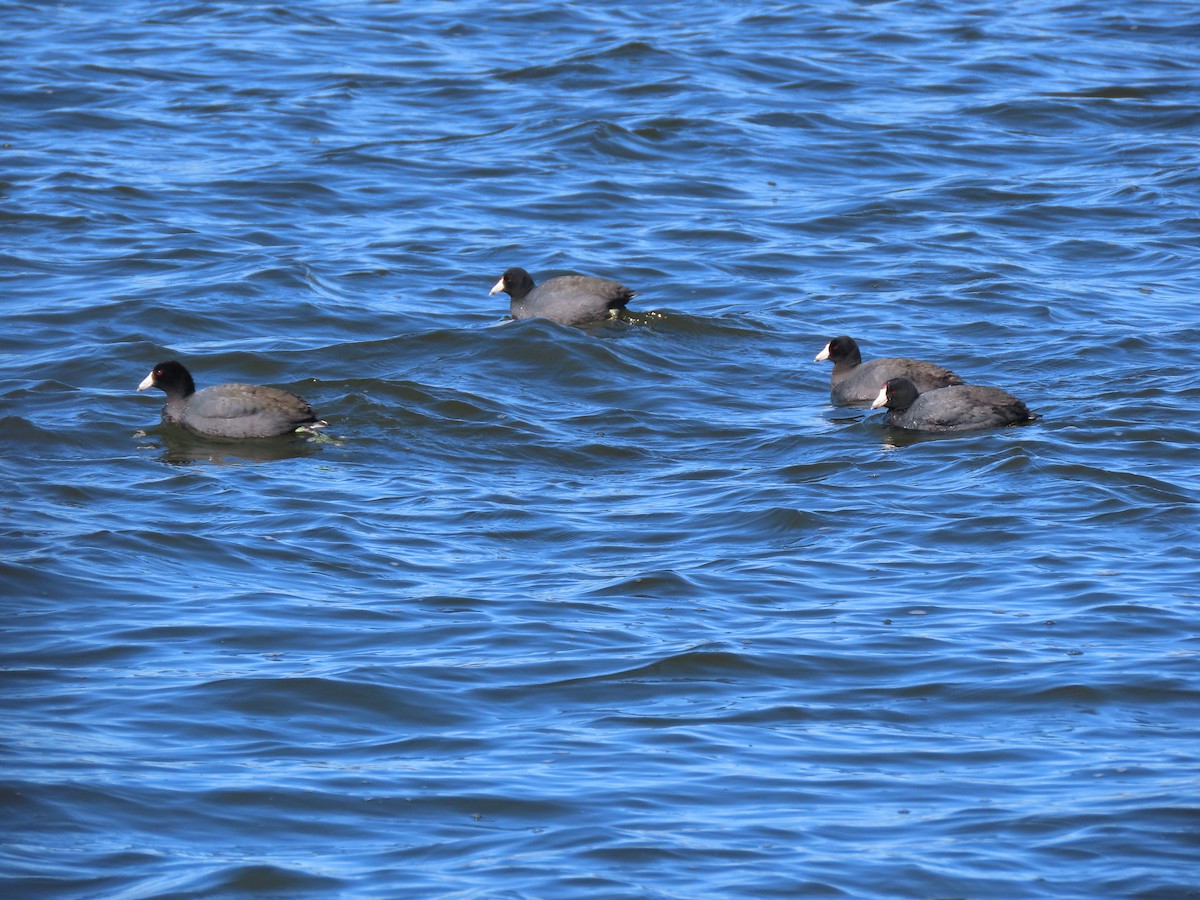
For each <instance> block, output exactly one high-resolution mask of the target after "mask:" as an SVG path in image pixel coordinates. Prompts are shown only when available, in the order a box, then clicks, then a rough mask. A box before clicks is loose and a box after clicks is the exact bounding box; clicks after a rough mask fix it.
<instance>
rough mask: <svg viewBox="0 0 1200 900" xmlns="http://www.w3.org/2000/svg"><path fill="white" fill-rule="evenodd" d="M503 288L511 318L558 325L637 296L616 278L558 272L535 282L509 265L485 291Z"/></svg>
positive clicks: (588, 318)
mask: <svg viewBox="0 0 1200 900" xmlns="http://www.w3.org/2000/svg"><path fill="white" fill-rule="evenodd" d="M500 291H504V292H505V293H506V294H508V296H509V298H510V299H511V303H509V311H510V312H511V313H512V317H513V318H514V319H530V318H538V319H550V320H552V321H555V322H558V323H560V324H562V325H586V324H587V323H589V322H596V321H599V320H601V319H607V318H609V317H611V316H613V315H615V314H616V313H618V312H620V311H621V310H622V309H624V308H625V304H626V303H628V302H629V301H630V300H632V299H633V298H634V297H636V296H637V294H636V293H634V292H633V291H631V290H630V289H629V288H627V287H625V285H623V284H621V283H620V282H619V281H609V280H608V279H607V278H593V277H592V276H590V275H560V276H559V277H557V278H551V279H549V280H548V281H544V282H542V283H541V284H539V285H536V286H535V285H534V283H533V278H532V277H530V275H529V273H528V272H526V271H525V270H524V269H521V268H518V267H513V268H511V269H509V270H508V271H506V272H505V273H504V274H503V275H501V276H500V280H499V281H497V282H496V284H495V286H494V287H493V288H492V289H491V290H490V291H489V292H488V294H489V295H491V294H497V293H499V292H500Z"/></svg>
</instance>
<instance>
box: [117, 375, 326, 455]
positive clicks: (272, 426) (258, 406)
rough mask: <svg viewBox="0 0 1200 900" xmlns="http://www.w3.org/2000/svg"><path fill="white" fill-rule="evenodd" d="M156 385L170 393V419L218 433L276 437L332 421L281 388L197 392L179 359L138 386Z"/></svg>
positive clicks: (246, 387) (252, 386) (248, 386)
mask: <svg viewBox="0 0 1200 900" xmlns="http://www.w3.org/2000/svg"><path fill="white" fill-rule="evenodd" d="M151 387H156V388H158V389H159V390H161V391H162V392H163V393H164V394H166V395H167V405H166V406H164V407H163V413H162V415H163V421H164V422H169V423H171V424H173V425H182V426H183V427H184V428H190V429H191V430H192V431H196V432H199V433H200V434H207V435H211V436H213V437H225V438H261V437H275V436H277V435H281V434H288V433H289V432H292V431H312V430H314V429H317V428H323V427H325V424H326V423H325V422H322V421H320V420H318V419H317V416H316V414H315V413H314V412H313V411H312V407H310V406H309V405H308V404H307V403H305V402H304V400H302V399H301V398H300V397H297V396H296V395H295V394H290V393H288V392H287V391H281V390H280V389H279V388H273V387H262V386H260V385H256V384H219V385H216V386H215V387H209V388H205V389H204V390H202V391H197V390H196V383H195V382H194V381H192V376H191V374H190V373H189V372H188V370H187V369H185V368H184V367H183V365H182V364H181V363H178V362H176V361H175V360H170V361H168V362H161V363H159V364H158V365H157V366H155V367H154V368H153V369H152V370H151V371H150V374H149V375H147V376H146V377H145V379H144V380H143V381H142V383H141V384H139V385H138V390H139V391H144V390H146V389H147V388H151Z"/></svg>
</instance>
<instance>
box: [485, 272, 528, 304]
mask: <svg viewBox="0 0 1200 900" xmlns="http://www.w3.org/2000/svg"><path fill="white" fill-rule="evenodd" d="M532 290H533V278H532V276H530V274H529V273H528V272H526V271H525V270H524V269H522V268H521V267H520V266H513V267H512V268H511V269H508V270H506V271H505V273H504V274H503V275H501V276H500V280H499V281H497V282H496V283H495V285H493V286H492V289H491V290H490V291H488V296H489V297H490V296H491V295H492V294H498V293H500V291H504V293H506V294H508V296H509V297H511V298H512V299H513V300H520V299H521V298H522V297H524V296H525V295H526V294H528V293H529V292H530V291H532Z"/></svg>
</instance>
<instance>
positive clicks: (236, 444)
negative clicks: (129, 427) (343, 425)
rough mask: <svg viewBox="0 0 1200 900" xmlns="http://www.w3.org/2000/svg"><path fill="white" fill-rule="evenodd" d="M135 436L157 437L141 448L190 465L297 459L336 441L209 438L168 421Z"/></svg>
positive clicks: (300, 436)
mask: <svg viewBox="0 0 1200 900" xmlns="http://www.w3.org/2000/svg"><path fill="white" fill-rule="evenodd" d="M134 438H136V439H139V440H144V439H146V438H153V439H157V443H154V444H144V445H140V446H141V449H152V448H153V449H159V450H161V453H160V454H159V456H158V458H159V459H160V460H162V461H163V462H165V463H170V464H172V465H190V464H192V463H197V462H208V463H215V464H217V465H235V464H237V463H242V462H276V461H278V460H283V459H300V458H304V457H309V456H316V455H317V454H318V453H320V452H321V450H322V448H323V447H325V446H328V445H331V444H336V443H337V438H335V437H334V436H332V435H329V434H326V433H324V432H318V433H316V434H310V433H296V434H286V435H281V436H279V437H270V438H252V439H242V440H233V439H226V438H219V437H209V436H206V435H201V434H197V433H196V432H194V431H188V430H187V429H185V428H179V427H177V426H174V425H167V424H163V425H160V426H159V427H158V428H154V429H150V430H148V431H138V432H135V433H134Z"/></svg>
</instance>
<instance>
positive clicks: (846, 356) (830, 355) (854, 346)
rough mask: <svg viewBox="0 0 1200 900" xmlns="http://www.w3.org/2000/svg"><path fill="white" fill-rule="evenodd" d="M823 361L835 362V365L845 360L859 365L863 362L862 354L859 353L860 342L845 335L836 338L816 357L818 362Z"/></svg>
mask: <svg viewBox="0 0 1200 900" xmlns="http://www.w3.org/2000/svg"><path fill="white" fill-rule="evenodd" d="M823 359H830V360H833V362H834V363H835V364H836V363H840V362H843V361H845V360H849V361H850V362H851V363H859V362H862V353H860V352H859V349H858V342H857V341H855V340H854V338H852V337H849V336H848V335H845V334H843V335H841V336H839V337H835V338H834V339H833V340H831V341H830V342H829V343H828V344H826V345H825V349H824V350H822V351H821V352H820V353H818V354H817V355H816V357H815V361H816V362H820V361H821V360H823Z"/></svg>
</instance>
